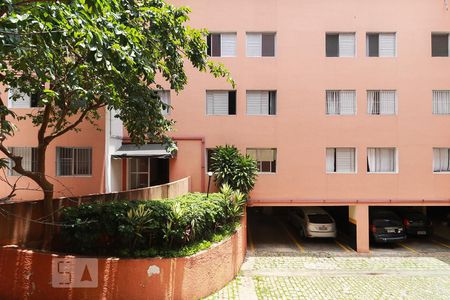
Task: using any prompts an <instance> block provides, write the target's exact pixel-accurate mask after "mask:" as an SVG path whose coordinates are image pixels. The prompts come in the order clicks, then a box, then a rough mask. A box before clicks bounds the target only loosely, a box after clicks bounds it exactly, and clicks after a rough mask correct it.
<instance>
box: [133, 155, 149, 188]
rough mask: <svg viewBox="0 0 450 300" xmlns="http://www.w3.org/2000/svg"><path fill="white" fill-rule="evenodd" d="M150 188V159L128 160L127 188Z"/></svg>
mask: <svg viewBox="0 0 450 300" xmlns="http://www.w3.org/2000/svg"><path fill="white" fill-rule="evenodd" d="M148 186H150V158H149V157H140V158H129V159H128V188H129V189H140V188H144V187H148Z"/></svg>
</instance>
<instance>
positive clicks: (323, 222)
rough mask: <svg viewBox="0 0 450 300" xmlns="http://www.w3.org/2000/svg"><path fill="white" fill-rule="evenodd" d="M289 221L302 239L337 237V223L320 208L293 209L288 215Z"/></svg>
mask: <svg viewBox="0 0 450 300" xmlns="http://www.w3.org/2000/svg"><path fill="white" fill-rule="evenodd" d="M288 220H289V222H290V223H291V224H292V225H293V226H294V227H295V228H296V229H297V230H298V233H299V235H300V237H302V238H303V237H309V238H318V237H319V238H320V237H324V238H335V237H336V222H335V221H334V219H333V217H331V216H330V215H329V214H328V213H327V212H326V211H324V210H323V209H322V208H320V207H301V208H297V209H293V210H291V211H290V212H289V214H288Z"/></svg>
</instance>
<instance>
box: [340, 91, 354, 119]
mask: <svg viewBox="0 0 450 300" xmlns="http://www.w3.org/2000/svg"><path fill="white" fill-rule="evenodd" d="M355 112H356V93H355V91H341V92H340V114H341V115H354V114H355Z"/></svg>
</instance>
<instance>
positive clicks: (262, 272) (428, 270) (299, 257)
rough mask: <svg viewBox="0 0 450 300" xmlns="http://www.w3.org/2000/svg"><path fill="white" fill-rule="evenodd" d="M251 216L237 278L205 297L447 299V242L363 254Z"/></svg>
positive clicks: (449, 274)
mask: <svg viewBox="0 0 450 300" xmlns="http://www.w3.org/2000/svg"><path fill="white" fill-rule="evenodd" d="M264 220H265V221H264V222H258V221H257V220H256V222H255V219H251V218H250V220H249V229H250V232H249V236H248V240H249V245H248V254H247V258H246V261H245V263H244V265H243V266H242V269H241V272H240V274H239V276H238V277H237V278H236V279H235V280H234V281H232V282H231V283H230V284H229V285H227V286H226V287H225V288H223V289H222V290H221V291H219V292H217V293H216V294H214V295H212V296H210V297H209V298H208V299H243V300H247V299H248V300H251V299H314V300H316V299H327V300H328V299H363V300H372V299H418V300H419V299H420V300H423V299H427V300H432V299H433V300H434V299H446V300H447V299H450V246H449V245H448V244H447V243H445V242H442V241H434V240H431V239H430V240H423V239H419V240H415V239H411V240H409V241H407V242H405V243H403V245H400V244H398V245H393V246H392V247H381V246H377V247H374V248H373V249H372V251H371V253H370V254H368V255H361V254H357V253H356V252H354V251H353V250H351V248H350V247H348V245H346V244H345V242H344V241H340V240H337V241H335V240H325V241H324V240H306V241H305V240H300V239H298V237H297V236H296V235H295V232H294V231H293V230H292V228H290V227H289V225H288V224H286V223H285V222H284V220H283V219H282V218H264Z"/></svg>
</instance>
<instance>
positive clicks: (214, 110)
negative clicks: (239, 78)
mask: <svg viewBox="0 0 450 300" xmlns="http://www.w3.org/2000/svg"><path fill="white" fill-rule="evenodd" d="M206 113H207V114H208V115H228V92H227V91H208V92H207V93H206Z"/></svg>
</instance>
